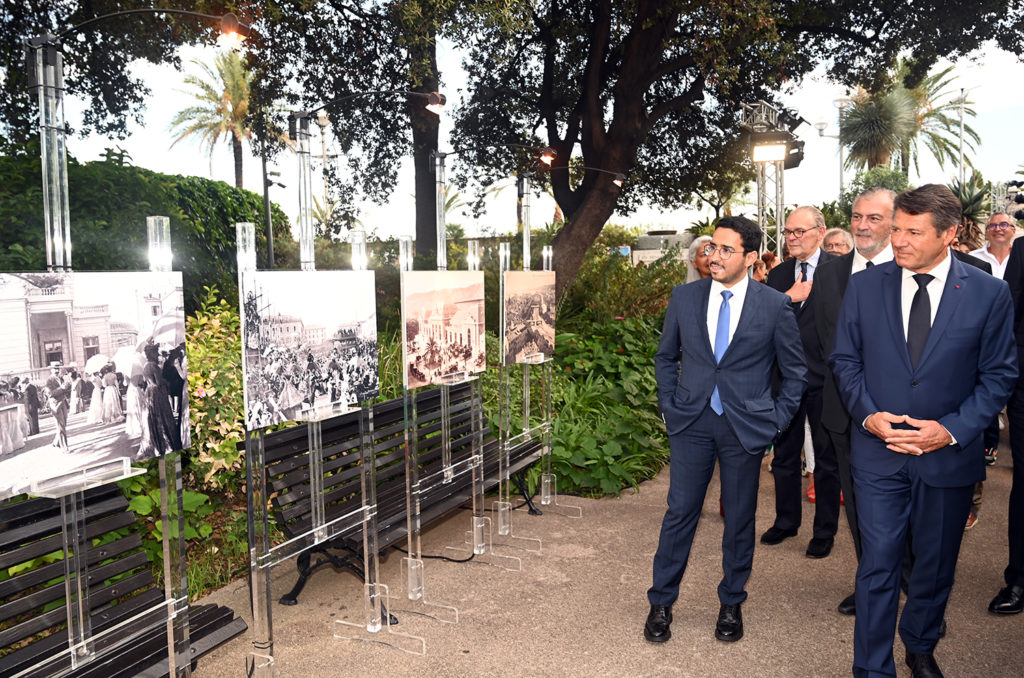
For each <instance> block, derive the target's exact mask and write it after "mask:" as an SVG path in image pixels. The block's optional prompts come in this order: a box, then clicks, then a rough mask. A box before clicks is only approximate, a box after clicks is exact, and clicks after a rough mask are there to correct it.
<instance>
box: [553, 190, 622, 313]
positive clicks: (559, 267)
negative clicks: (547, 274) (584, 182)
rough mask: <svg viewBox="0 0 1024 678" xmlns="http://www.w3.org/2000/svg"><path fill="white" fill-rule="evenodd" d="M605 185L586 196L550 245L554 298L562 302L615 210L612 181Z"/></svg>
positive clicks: (614, 192)
mask: <svg viewBox="0 0 1024 678" xmlns="http://www.w3.org/2000/svg"><path fill="white" fill-rule="evenodd" d="M606 183H607V187H606V188H604V189H603V190H602V189H601V188H595V189H594V190H592V191H590V192H588V193H587V196H586V197H585V198H584V199H583V201H582V202H581V203H580V205H579V207H578V208H577V209H576V211H575V212H573V214H572V216H571V217H570V218H569V220H568V221H567V222H566V224H565V226H563V227H562V230H561V231H559V232H558V235H556V236H555V239H554V240H553V241H552V243H551V244H552V246H553V248H554V261H553V264H554V267H555V297H556V298H557V299H561V298H562V295H564V294H565V292H566V291H567V290H568V289H569V288H570V287H571V286H572V283H573V281H574V280H576V274H577V273H578V272H579V270H580V266H581V265H582V264H583V258H584V255H586V253H587V250H588V249H589V248H590V245H591V244H592V243H593V242H594V239H595V238H597V236H598V234H599V233H601V229H602V228H604V225H605V222H607V221H608V219H609V218H610V217H611V215H612V212H614V210H615V203H616V201H617V200H618V189H617V187H616V186H615V185H614V184H612V183H611V179H609V180H608V181H607V182H606Z"/></svg>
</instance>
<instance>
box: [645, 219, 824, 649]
mask: <svg viewBox="0 0 1024 678" xmlns="http://www.w3.org/2000/svg"><path fill="white" fill-rule="evenodd" d="M705 247H706V251H707V254H708V255H709V256H710V258H711V260H710V267H711V277H710V278H705V279H704V280H700V281H697V282H694V283H690V284H688V285H680V286H678V287H676V288H675V289H674V290H673V291H672V299H671V300H670V301H669V305H668V310H667V312H666V314H665V326H664V329H663V330H662V335H661V343H660V344H659V345H658V352H657V353H656V354H655V357H654V369H655V375H656V377H657V380H658V404H659V406H660V408H661V413H662V416H663V417H664V419H665V429H666V431H667V432H668V437H669V446H670V450H671V462H670V463H671V482H670V484H669V490H668V511H667V512H666V513H665V519H664V521H663V522H662V525H661V536H660V539H659V542H658V551H657V553H656V554H655V556H654V583H653V585H652V586H651V588H650V590H648V592H647V597H648V600H649V601H650V604H651V610H650V614H649V615H648V617H647V622H646V624H645V625H644V637H645V638H646V639H647V640H649V641H651V642H664V641H666V640H668V639H669V637H670V636H671V633H670V630H669V626H670V624H671V623H672V603H674V602H675V600H676V598H677V597H678V595H679V581H680V580H681V579H682V576H683V572H684V571H685V569H686V562H687V560H688V559H689V555H690V547H691V545H692V544H693V535H694V532H695V531H696V529H697V520H698V519H699V518H700V514H701V509H702V507H703V505H704V495H705V493H706V492H707V487H708V482H709V481H710V480H711V475H712V473H713V471H714V466H715V460H716V459H717V460H718V465H719V470H720V474H721V481H722V497H723V500H724V502H725V535H724V537H723V539H722V561H723V562H722V564H723V570H724V577H723V578H722V582H721V584H719V586H718V598H719V600H720V602H721V608H720V609H719V614H718V621H717V623H716V625H715V637H716V638H718V639H719V640H723V641H736V640H739V639H740V638H742V637H743V617H742V614H741V611H740V605H741V604H742V603H743V601H744V600H746V597H747V593H746V591H745V590H744V587H745V586H746V583H747V579H748V578H749V577H750V568H751V565H752V563H753V560H754V510H755V508H756V506H757V489H758V476H759V475H760V470H761V458H762V457H763V455H764V451H765V449H766V448H767V447H768V445H770V444H771V442H772V441H773V440H774V439H775V438H776V437H777V436H778V434H779V433H780V431H781V430H783V429H785V428H786V427H787V426H789V423H790V420H791V419H792V418H793V413H794V412H796V409H797V407H798V406H799V404H800V397H801V395H802V394H803V390H804V385H805V383H806V369H805V367H804V357H803V351H802V349H801V347H800V335H799V331H798V329H797V325H796V319H795V318H794V316H793V309H792V308H791V306H790V303H789V298H788V297H786V295H784V294H781V293H779V292H776V291H775V290H773V289H771V288H769V287H767V286H765V285H760V284H757V283H753V282H751V280H750V278H748V277H747V269H748V268H749V267H750V266H751V265H752V264H753V263H754V260H755V259H756V258H757V255H758V251H759V249H760V247H761V231H760V229H759V228H758V227H757V224H755V223H754V222H752V221H750V220H749V219H745V218H743V217H726V218H724V219H722V220H721V221H719V222H718V226H717V227H716V229H715V234H714V236H713V237H712V240H711V242H710V243H708V244H707V245H706V246H705ZM776 362H777V363H778V365H779V367H780V370H781V383H780V385H779V390H778V395H777V396H776V397H775V398H774V399H773V398H772V369H773V365H774V364H775V363H776Z"/></svg>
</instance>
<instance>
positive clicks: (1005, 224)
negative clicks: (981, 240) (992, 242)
mask: <svg viewBox="0 0 1024 678" xmlns="http://www.w3.org/2000/svg"><path fill="white" fill-rule="evenodd" d="M1008 228H1013V224H1011V223H1010V222H1008V221H1000V222H997V223H995V224H989V225H988V230H990V231H996V230H1000V231H1004V230H1006V229H1008Z"/></svg>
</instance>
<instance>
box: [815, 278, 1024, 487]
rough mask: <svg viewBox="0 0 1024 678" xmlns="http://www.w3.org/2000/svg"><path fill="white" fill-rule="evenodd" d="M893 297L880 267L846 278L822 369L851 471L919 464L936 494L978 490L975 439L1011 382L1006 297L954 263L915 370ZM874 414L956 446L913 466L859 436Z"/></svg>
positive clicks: (980, 457)
mask: <svg viewBox="0 0 1024 678" xmlns="http://www.w3.org/2000/svg"><path fill="white" fill-rule="evenodd" d="M901 290H902V269H901V268H900V267H899V266H897V265H896V263H895V262H888V263H885V264H881V265H879V266H875V267H874V268H872V269H868V270H866V271H863V272H861V273H858V274H857V275H855V276H852V277H851V278H850V282H849V285H848V286H847V289H846V296H845V297H844V298H843V305H842V308H841V310H840V312H839V322H838V325H837V327H836V342H835V349H834V350H833V351H832V355H831V356H830V359H829V362H830V364H831V365H832V369H833V371H834V372H835V377H836V381H837V383H838V385H839V392H840V395H841V396H842V399H843V402H844V404H845V405H846V409H847V410H848V411H849V412H850V418H851V419H852V421H853V423H854V425H853V426H852V427H851V428H852V433H851V449H852V459H851V463H852V465H853V466H854V467H855V468H862V469H864V470H867V471H870V472H872V473H876V474H879V475H890V474H892V473H895V472H897V471H898V470H899V469H901V468H903V465H904V464H918V465H919V473H920V474H921V477H922V478H923V479H924V480H925V482H927V483H928V484H929V485H932V486H934V487H959V486H964V485H969V484H971V483H974V482H978V481H980V480H984V478H985V457H984V450H983V446H982V432H983V431H984V430H985V428H986V427H987V426H988V425H989V424H991V423H992V419H993V418H994V417H995V416H996V413H998V412H999V410H1001V409H1002V407H1003V405H1005V404H1006V400H1007V399H1008V398H1009V396H1010V393H1011V391H1012V389H1013V385H1014V382H1015V380H1016V377H1017V354H1016V349H1015V347H1014V339H1013V325H1012V323H1013V310H1012V305H1011V302H1010V290H1009V288H1008V287H1007V285H1006V283H1005V282H1003V281H1002V280H999V279H997V278H993V277H992V276H991V275H988V274H986V273H983V272H982V271H980V270H978V269H976V268H974V267H971V266H968V265H965V264H963V263H962V262H960V261H959V260H957V259H956V258H953V259H952V260H951V261H950V269H949V279H948V280H947V281H946V285H945V287H943V290H942V299H941V301H940V302H939V308H938V310H937V312H936V314H935V321H934V323H933V324H932V329H931V332H929V334H928V342H927V343H926V344H925V347H924V352H923V353H922V354H921V359H920V362H919V364H918V366H917V369H916V370H915V369H913V368H912V367H911V365H910V354H909V353H908V352H907V340H906V337H905V336H904V331H903V314H902V310H901V307H902V302H901ZM878 411H886V412H891V413H893V414H909V415H910V416H912V417H914V418H917V419H933V420H937V421H938V422H939V423H940V424H942V425H943V426H944V427H946V430H948V431H949V432H950V434H951V435H952V436H953V438H955V439H956V441H957V444H956V445H949V446H947V447H944V448H942V449H939V450H935V451H934V452H929V453H927V454H924V455H921V456H914V455H906V454H900V453H898V452H893V451H891V450H889V449H887V448H886V446H885V442H884V441H882V440H881V439H879V438H876V437H875V436H874V435H872V434H871V433H869V432H868V431H867V430H865V429H864V428H863V427H862V426H861V424H862V423H863V421H864V420H865V419H866V418H867V417H868V416H869V415H871V414H873V413H875V412H878Z"/></svg>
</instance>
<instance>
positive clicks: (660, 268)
mask: <svg viewBox="0 0 1024 678" xmlns="http://www.w3.org/2000/svg"><path fill="white" fill-rule="evenodd" d="M605 242H608V240H607V239H606V237H605V236H604V235H602V236H601V237H600V238H599V239H598V241H597V242H595V243H594V245H593V246H592V247H591V249H590V251H589V252H588V255H587V258H586V259H585V260H584V262H583V265H582V266H581V267H580V272H579V274H578V275H577V277H576V281H575V282H574V283H573V286H572V287H571V288H570V289H569V292H568V293H566V295H565V296H564V297H563V299H562V302H561V305H560V306H559V325H560V326H561V327H566V325H567V324H569V325H572V326H580V327H583V326H585V325H586V324H587V323H590V322H609V321H611V320H613V319H615V318H640V317H645V316H652V315H658V314H660V313H663V312H664V310H665V306H666V304H667V303H668V298H669V295H670V294H671V292H672V288H673V287H675V286H676V285H678V284H679V283H680V282H681V281H683V280H685V279H686V264H685V262H684V261H683V258H685V257H680V256H679V251H678V249H677V248H673V249H670V250H668V251H667V252H666V253H665V254H664V255H663V256H662V257H661V258H660V259H658V260H657V261H654V262H652V263H650V264H648V265H641V266H633V265H632V263H631V261H630V258H629V257H624V256H622V255H620V254H618V253H617V252H609V251H608V248H607V247H605V246H604V243H605Z"/></svg>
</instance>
